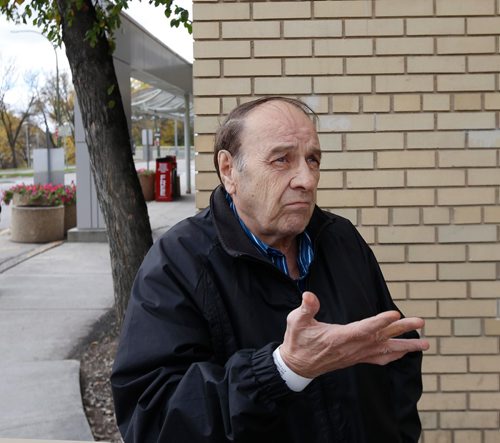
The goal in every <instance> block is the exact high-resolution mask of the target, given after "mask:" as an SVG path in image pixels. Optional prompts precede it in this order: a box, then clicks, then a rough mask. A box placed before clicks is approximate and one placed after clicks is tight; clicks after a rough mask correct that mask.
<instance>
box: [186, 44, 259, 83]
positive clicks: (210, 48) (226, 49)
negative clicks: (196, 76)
mask: <svg viewBox="0 0 500 443" xmlns="http://www.w3.org/2000/svg"><path fill="white" fill-rule="evenodd" d="M245 57H247V58H248V57H250V42H249V41H244V40H241V41H223V40H213V41H211V40H206V41H195V42H194V58H195V59H205V58H245ZM194 83H195V84H194V86H196V82H194Z"/></svg>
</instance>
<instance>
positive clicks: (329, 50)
mask: <svg viewBox="0 0 500 443" xmlns="http://www.w3.org/2000/svg"><path fill="white" fill-rule="evenodd" d="M292 43H293V41H292ZM314 54H315V55H320V56H324V55H334V56H342V55H344V56H351V57H352V56H355V55H372V54H373V43H372V40H371V39H369V38H356V39H322V40H315V41H314Z"/></svg>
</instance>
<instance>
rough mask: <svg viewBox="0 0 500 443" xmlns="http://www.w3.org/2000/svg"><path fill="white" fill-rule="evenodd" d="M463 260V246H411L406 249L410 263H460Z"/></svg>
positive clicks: (464, 257)
mask: <svg viewBox="0 0 500 443" xmlns="http://www.w3.org/2000/svg"><path fill="white" fill-rule="evenodd" d="M465 259H466V256H465V245H425V246H421V245H411V246H410V247H409V248H408V261H410V262H432V263H434V262H450V261H451V262H455V261H459V262H461V261H465Z"/></svg>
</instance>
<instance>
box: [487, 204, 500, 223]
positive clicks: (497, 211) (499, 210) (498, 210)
mask: <svg viewBox="0 0 500 443" xmlns="http://www.w3.org/2000/svg"><path fill="white" fill-rule="evenodd" d="M484 222H485V223H500V207H499V206H495V207H493V206H487V207H485V208H484Z"/></svg>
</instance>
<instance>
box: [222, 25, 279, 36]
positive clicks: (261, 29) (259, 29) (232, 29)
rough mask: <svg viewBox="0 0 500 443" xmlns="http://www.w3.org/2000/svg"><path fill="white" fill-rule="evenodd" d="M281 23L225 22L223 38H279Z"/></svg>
mask: <svg viewBox="0 0 500 443" xmlns="http://www.w3.org/2000/svg"><path fill="white" fill-rule="evenodd" d="M279 37H280V23H279V22H278V21H275V22H268V21H266V22H256V21H248V22H223V23H222V38H223V39H229V38H248V39H254V38H279Z"/></svg>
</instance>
